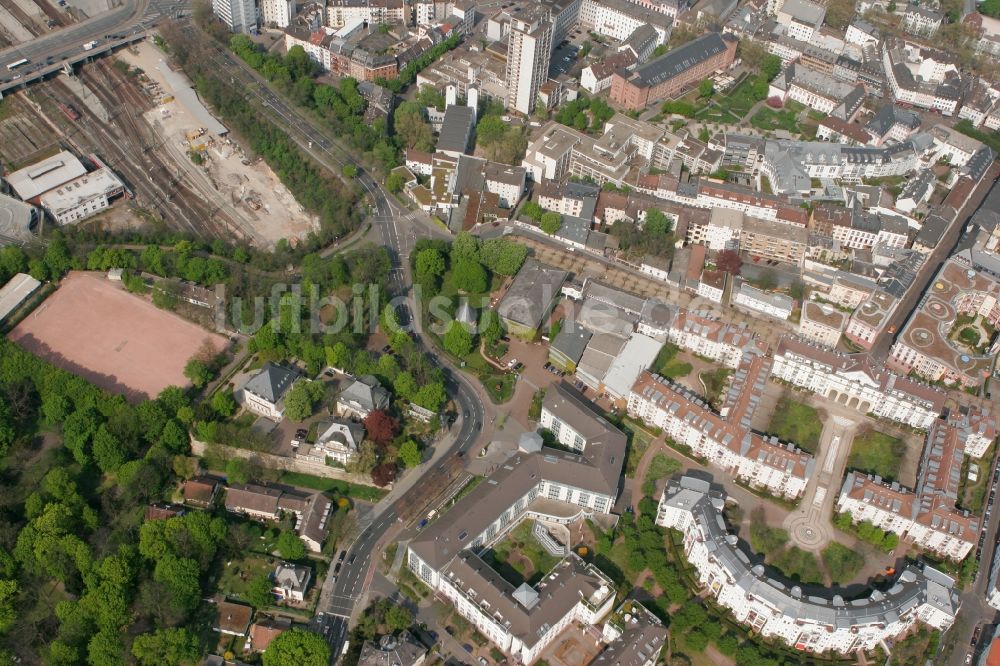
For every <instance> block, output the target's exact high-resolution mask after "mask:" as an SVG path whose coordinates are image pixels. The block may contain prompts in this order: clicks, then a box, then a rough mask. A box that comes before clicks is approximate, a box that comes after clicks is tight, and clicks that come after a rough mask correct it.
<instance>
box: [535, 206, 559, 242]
mask: <svg viewBox="0 0 1000 666" xmlns="http://www.w3.org/2000/svg"><path fill="white" fill-rule="evenodd" d="M538 226H539V227H541V229H542V231H544V232H545V233H547V234H548V235H549V236H552V235H554V234H555V233H556V232H557V231H559V229H560V228H562V216H561V215H560V214H559V213H555V212H553V211H548V212H547V213H545V214H544V215H542V219H541V220H539V221H538Z"/></svg>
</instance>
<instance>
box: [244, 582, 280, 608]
mask: <svg viewBox="0 0 1000 666" xmlns="http://www.w3.org/2000/svg"><path fill="white" fill-rule="evenodd" d="M271 587H272V586H271V580H270V579H269V578H268V577H267V576H265V575H260V576H255V577H254V578H253V579H252V580H251V581H250V584H249V585H247V601H249V602H250V605H251V606H253V607H254V608H256V609H258V610H259V609H261V608H267V607H268V606H270V605H271V604H273V603H274V595H273V594H272V593H271Z"/></svg>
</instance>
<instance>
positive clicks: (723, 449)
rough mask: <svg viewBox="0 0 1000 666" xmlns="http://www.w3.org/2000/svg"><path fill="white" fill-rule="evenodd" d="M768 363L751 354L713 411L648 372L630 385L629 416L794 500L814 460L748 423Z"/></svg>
mask: <svg viewBox="0 0 1000 666" xmlns="http://www.w3.org/2000/svg"><path fill="white" fill-rule="evenodd" d="M769 366H770V364H769V361H768V360H767V359H766V358H764V357H762V356H756V355H749V354H748V358H747V360H746V361H745V362H744V363H743V364H741V366H740V368H739V369H738V370H737V372H736V374H735V375H734V376H733V382H732V385H731V386H730V389H729V392H728V394H727V395H726V400H725V403H724V405H723V407H722V415H720V414H717V413H715V412H714V411H712V409H711V408H710V407H709V406H708V405H706V404H705V402H704V401H703V400H702V399H701V398H700V397H698V396H696V395H695V394H693V393H691V392H690V391H689V390H687V389H686V388H683V387H681V386H679V385H676V384H672V383H670V382H668V381H666V380H664V379H662V378H661V377H658V376H656V375H653V374H652V373H650V372H648V371H645V372H643V373H642V374H641V375H640V376H639V379H638V380H637V381H636V383H635V385H634V386H633V387H632V392H631V394H630V395H629V399H628V414H629V416H631V417H633V418H638V419H641V420H642V421H643V422H644V423H647V424H649V425H652V426H655V427H657V428H660V429H662V430H663V432H664V434H666V436H667V437H669V438H671V439H672V440H674V441H675V442H677V443H678V444H683V445H685V446H688V447H690V449H691V451H692V453H693V454H694V455H696V456H700V457H702V458H705V459H706V460H708V461H709V462H710V463H711V464H712V465H714V466H716V467H719V468H720V469H723V470H725V471H726V472H728V473H729V474H732V475H733V476H735V477H736V478H737V479H740V480H741V481H743V482H744V483H747V484H749V485H750V486H752V487H755V488H760V489H763V490H765V491H767V492H769V493H771V494H773V495H775V496H778V497H787V498H790V499H794V498H796V497H799V496H800V495H801V494H802V493H803V492H804V491H805V488H806V484H807V483H808V481H809V477H810V476H811V475H812V473H813V467H814V465H815V460H814V459H813V457H812V456H810V455H809V454H807V453H803V452H802V451H800V450H799V449H797V448H795V447H794V446H793V445H791V444H788V445H782V444H780V443H779V442H778V440H777V438H774V437H771V438H764V437H763V436H761V435H758V434H756V433H754V432H752V431H751V430H750V429H749V428H748V427H747V426H745V425H744V422H749V419H750V417H751V413H752V411H753V409H754V407H756V404H757V402H758V400H757V399H758V398H759V396H760V393H761V391H763V389H764V385H765V384H766V381H767V375H768V372H769V369H770V367H769Z"/></svg>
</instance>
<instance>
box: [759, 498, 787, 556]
mask: <svg viewBox="0 0 1000 666" xmlns="http://www.w3.org/2000/svg"><path fill="white" fill-rule="evenodd" d="M786 543H788V530H784V529H782V528H780V527H770V526H768V525H767V523H766V522H764V510H763V509H762V508H757V509H754V511H753V513H752V514H750V547H751V548H753V552H755V553H760V554H762V555H767V554H769V553H773V552H775V551H777V550H778V549H780V548H781V547H782V546H784V545H785V544H786Z"/></svg>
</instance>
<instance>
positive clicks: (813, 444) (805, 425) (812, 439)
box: [767, 395, 823, 453]
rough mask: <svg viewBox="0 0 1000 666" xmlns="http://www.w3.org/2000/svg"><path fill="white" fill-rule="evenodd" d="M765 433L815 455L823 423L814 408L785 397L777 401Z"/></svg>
mask: <svg viewBox="0 0 1000 666" xmlns="http://www.w3.org/2000/svg"><path fill="white" fill-rule="evenodd" d="M767 431H768V432H769V433H771V434H773V435H777V436H778V439H780V440H781V441H783V442H792V443H794V444H795V445H796V446H798V447H799V448H800V449H802V450H803V451H806V452H808V453H816V449H817V448H818V447H819V436H820V433H822V432H823V422H822V420H821V419H820V416H819V412H818V411H816V409H815V408H813V407H810V406H809V405H807V404H805V403H801V402H799V401H798V400H793V399H792V398H791V397H789V396H787V395H785V396H782V397H781V399H780V400H779V401H778V406H777V407H776V408H775V410H774V414H773V415H772V416H771V423H770V424H769V425H768V426H767Z"/></svg>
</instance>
